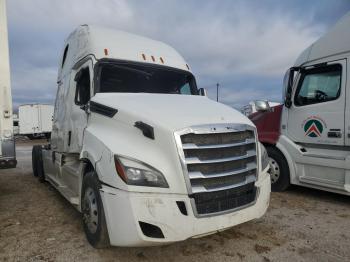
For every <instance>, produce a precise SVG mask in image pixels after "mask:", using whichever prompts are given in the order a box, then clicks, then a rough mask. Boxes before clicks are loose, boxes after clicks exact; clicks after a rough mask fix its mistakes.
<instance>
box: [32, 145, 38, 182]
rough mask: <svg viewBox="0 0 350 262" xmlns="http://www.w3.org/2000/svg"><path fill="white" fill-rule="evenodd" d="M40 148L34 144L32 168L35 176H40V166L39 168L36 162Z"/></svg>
mask: <svg viewBox="0 0 350 262" xmlns="http://www.w3.org/2000/svg"><path fill="white" fill-rule="evenodd" d="M37 151H38V150H37V149H36V146H33V149H32V169H33V175H34V176H35V177H37V176H38V168H37V162H36V159H37V154H38V152H37Z"/></svg>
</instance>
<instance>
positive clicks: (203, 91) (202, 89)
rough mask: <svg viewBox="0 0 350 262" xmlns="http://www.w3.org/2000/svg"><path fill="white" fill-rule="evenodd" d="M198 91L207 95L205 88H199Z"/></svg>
mask: <svg viewBox="0 0 350 262" xmlns="http://www.w3.org/2000/svg"><path fill="white" fill-rule="evenodd" d="M198 93H199V95H200V96H208V95H207V90H206V89H205V88H199V90H198Z"/></svg>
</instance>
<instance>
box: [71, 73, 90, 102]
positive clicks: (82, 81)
mask: <svg viewBox="0 0 350 262" xmlns="http://www.w3.org/2000/svg"><path fill="white" fill-rule="evenodd" d="M74 80H75V81H76V91H75V104H76V105H79V106H81V105H86V104H87V103H88V102H89V100H90V71H89V68H88V67H86V68H83V69H81V70H80V71H79V72H78V73H77V74H76V76H75V78H74Z"/></svg>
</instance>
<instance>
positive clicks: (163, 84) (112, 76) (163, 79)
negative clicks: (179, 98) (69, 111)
mask: <svg viewBox="0 0 350 262" xmlns="http://www.w3.org/2000/svg"><path fill="white" fill-rule="evenodd" d="M97 72H98V76H97V79H98V80H97V81H98V83H97V84H96V86H97V88H96V89H97V90H96V92H97V93H159V94H183V95H198V89H197V87H196V82H195V79H194V77H193V75H192V74H191V73H190V72H188V71H184V70H179V69H172V68H167V67H164V66H158V65H151V66H150V65H144V64H141V63H140V64H138V63H128V64H126V63H124V64H122V63H120V64H118V63H117V62H108V63H102V64H100V65H99V69H98V70H97Z"/></svg>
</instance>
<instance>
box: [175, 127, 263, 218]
mask: <svg viewBox="0 0 350 262" xmlns="http://www.w3.org/2000/svg"><path fill="white" fill-rule="evenodd" d="M177 135H178V137H177V142H178V144H179V148H180V149H181V150H179V151H180V152H179V153H180V155H181V156H182V160H183V166H184V171H185V173H186V181H187V184H188V189H189V193H190V196H191V198H192V200H193V201H192V203H193V205H194V207H195V211H196V212H195V213H196V214H197V215H199V216H201V215H210V214H213V213H219V212H224V211H227V210H232V209H236V208H239V207H241V206H245V205H248V204H249V203H252V202H253V201H254V200H255V196H256V189H255V186H254V182H255V180H256V173H257V154H256V140H255V133H254V129H253V128H252V127H249V126H247V125H217V126H215V127H208V126H198V127H192V128H189V129H186V130H183V131H181V132H179V133H178V134H177Z"/></svg>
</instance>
